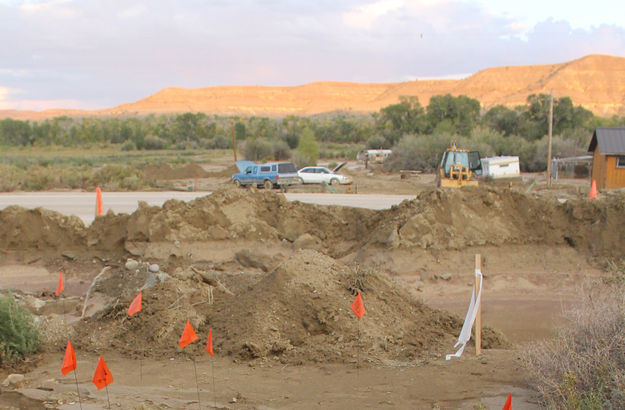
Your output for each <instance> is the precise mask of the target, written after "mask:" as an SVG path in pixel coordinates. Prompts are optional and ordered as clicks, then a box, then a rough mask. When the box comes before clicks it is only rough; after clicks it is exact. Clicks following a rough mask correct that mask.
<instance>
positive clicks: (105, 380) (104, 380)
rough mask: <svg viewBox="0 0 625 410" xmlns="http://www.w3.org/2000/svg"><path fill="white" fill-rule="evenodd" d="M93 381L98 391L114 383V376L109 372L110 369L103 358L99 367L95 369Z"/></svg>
mask: <svg viewBox="0 0 625 410" xmlns="http://www.w3.org/2000/svg"><path fill="white" fill-rule="evenodd" d="M91 381H92V382H93V384H95V385H96V387H97V388H98V390H100V389H101V388H102V387H106V386H108V385H109V384H111V383H113V375H112V374H111V372H110V371H109V368H108V367H106V362H105V361H104V359H103V358H102V356H100V359H98V366H97V367H96V368H95V373H94V374H93V379H91Z"/></svg>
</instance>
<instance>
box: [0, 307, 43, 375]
mask: <svg viewBox="0 0 625 410" xmlns="http://www.w3.org/2000/svg"><path fill="white" fill-rule="evenodd" d="M40 344H41V337H40V335H39V329H38V328H37V326H36V325H35V324H34V323H33V317H32V315H31V314H30V312H29V311H28V310H27V309H25V308H23V307H21V306H20V305H18V304H17V303H15V300H14V299H13V296H12V295H8V296H2V297H0V365H4V364H8V363H13V362H15V361H17V360H20V359H23V358H24V357H26V356H27V355H29V354H31V353H34V352H36V351H37V349H39V346H40Z"/></svg>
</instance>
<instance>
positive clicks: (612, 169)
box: [591, 144, 625, 189]
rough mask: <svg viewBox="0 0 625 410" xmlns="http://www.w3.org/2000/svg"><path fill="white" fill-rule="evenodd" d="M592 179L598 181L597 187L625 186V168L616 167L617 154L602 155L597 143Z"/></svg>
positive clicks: (613, 187) (593, 159)
mask: <svg viewBox="0 0 625 410" xmlns="http://www.w3.org/2000/svg"><path fill="white" fill-rule="evenodd" d="M591 179H594V180H595V181H597V189H615V188H623V187H625V168H617V167H616V156H613V155H607V156H606V155H601V154H600V153H599V145H598V144H597V146H596V147H595V152H594V153H593V158H592V175H591Z"/></svg>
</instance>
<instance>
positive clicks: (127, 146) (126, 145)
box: [121, 140, 137, 151]
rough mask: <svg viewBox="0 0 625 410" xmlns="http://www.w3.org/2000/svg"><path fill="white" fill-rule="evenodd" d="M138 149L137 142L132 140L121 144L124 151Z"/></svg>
mask: <svg viewBox="0 0 625 410" xmlns="http://www.w3.org/2000/svg"><path fill="white" fill-rule="evenodd" d="M136 149H137V147H136V146H135V143H134V142H132V141H130V140H128V141H126V142H124V143H123V144H122V146H121V150H122V151H135V150H136Z"/></svg>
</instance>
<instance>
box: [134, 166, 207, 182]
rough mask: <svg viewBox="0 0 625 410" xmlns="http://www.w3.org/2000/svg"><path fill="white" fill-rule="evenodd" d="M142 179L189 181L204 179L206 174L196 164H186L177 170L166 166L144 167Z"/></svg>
mask: <svg viewBox="0 0 625 410" xmlns="http://www.w3.org/2000/svg"><path fill="white" fill-rule="evenodd" d="M141 172H142V173H143V178H145V179H146V180H152V181H156V180H163V179H165V180H168V179H190V178H205V177H207V176H208V172H206V171H204V168H202V167H201V166H199V165H198V164H186V165H183V166H181V167H178V168H172V167H171V166H169V165H168V164H154V165H146V166H144V167H143V168H142V169H141Z"/></svg>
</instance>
